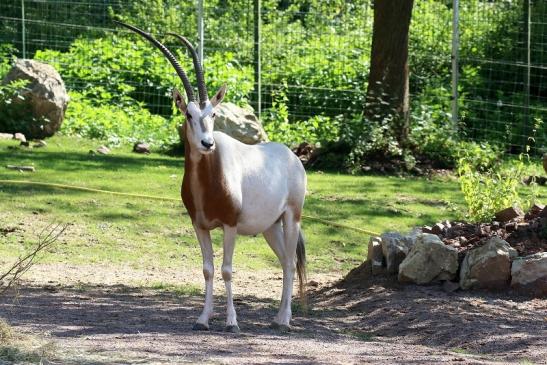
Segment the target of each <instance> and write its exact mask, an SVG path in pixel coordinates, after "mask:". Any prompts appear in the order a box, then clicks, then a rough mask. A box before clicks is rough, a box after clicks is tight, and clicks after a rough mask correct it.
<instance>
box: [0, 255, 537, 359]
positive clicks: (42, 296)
mask: <svg viewBox="0 0 547 365" xmlns="http://www.w3.org/2000/svg"><path fill="white" fill-rule="evenodd" d="M53 273H64V274H63V275H59V274H53ZM139 275H141V276H143V277H144V278H147V277H150V276H152V279H153V280H158V279H162V282H173V283H174V282H179V283H183V284H192V285H194V284H195V285H199V286H201V275H200V274H198V273H197V272H192V273H186V274H185V273H176V272H174V271H173V272H163V276H162V274H160V273H146V272H138V271H135V270H132V269H124V270H118V271H115V270H111V268H107V267H95V266H89V267H80V268H76V267H68V266H67V267H61V265H57V266H54V265H53V266H52V265H39V266H36V267H35V268H34V270H33V272H32V274H31V275H30V276H29V277H28V278H27V281H26V282H25V283H23V284H22V285H21V287H20V288H19V291H18V293H17V295H16V296H15V297H14V296H11V295H10V296H7V297H4V298H3V299H1V301H0V317H3V318H4V319H6V320H7V321H8V322H9V323H10V324H11V325H12V326H13V327H14V329H15V331H17V332H20V333H25V334H29V335H31V336H37V337H39V338H42V339H44V341H47V342H49V343H51V344H53V346H54V348H55V351H54V352H53V354H52V355H49V358H47V360H48V361H44V363H54V364H136V363H143V364H144V363H146V364H164V363H222V364H224V363H225V364H249V363H256V364H273V363H290V364H294V363H298V364H315V363H322V364H336V363H340V364H348V363H349V364H351V363H377V364H412V363H420V364H423V363H431V364H433V363H439V362H443V363H446V364H500V363H517V364H547V300H545V299H529V298H522V297H514V296H509V295H500V294H492V293H486V292H455V293H446V292H444V291H443V290H442V289H441V288H440V286H431V287H419V286H413V285H398V284H393V283H392V282H391V281H387V280H386V281H384V282H378V279H375V281H374V282H373V281H371V282H362V283H358V285H355V283H354V285H350V286H345V287H341V286H340V285H336V283H335V280H336V279H337V278H338V277H340V276H339V275H338V274H333V275H311V277H310V279H311V280H314V281H317V282H319V286H318V287H316V288H314V289H313V290H312V291H311V292H310V298H309V299H310V304H311V309H310V311H309V313H308V314H307V315H303V314H302V313H300V312H298V311H297V312H296V313H295V314H294V320H293V331H292V332H291V333H289V334H282V333H278V332H276V331H274V330H271V329H269V327H268V325H269V323H270V321H271V319H272V318H273V317H274V315H275V313H276V310H277V306H278V300H279V293H280V290H281V289H280V288H281V280H280V275H279V273H275V272H259V273H245V272H238V273H236V278H235V282H234V285H235V288H234V289H235V293H236V295H237V297H236V300H235V304H236V310H237V311H238V318H239V324H240V327H241V330H242V332H241V334H239V335H234V334H228V333H224V332H223V331H222V330H223V327H224V319H225V317H224V308H225V306H224V302H223V299H224V298H223V297H222V289H223V285H222V283H221V282H220V280H218V281H217V282H216V283H215V285H216V289H215V291H216V292H217V294H220V295H217V296H216V308H215V309H216V317H215V318H214V319H213V321H212V323H211V331H210V332H208V333H203V332H194V331H192V330H191V328H192V324H193V322H194V320H195V319H196V318H197V316H198V314H199V311H200V309H201V305H202V296H201V295H196V294H195V293H187V294H185V293H180V292H179V293H177V292H172V291H162V290H157V289H150V288H146V287H143V286H142V285H127V283H132V282H136V281H135V280H137V281H139V280H141V279H142V278H139ZM124 281H125V282H126V285H123V284H122V283H123V282H124ZM99 283H101V284H99ZM0 362H1V361H0Z"/></svg>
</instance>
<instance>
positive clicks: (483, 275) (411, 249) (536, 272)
mask: <svg viewBox="0 0 547 365" xmlns="http://www.w3.org/2000/svg"><path fill="white" fill-rule="evenodd" d="M367 262H368V263H369V266H370V268H371V272H372V275H385V274H392V275H395V274H397V278H398V280H399V281H400V282H407V283H415V284H420V285H424V284H430V283H439V282H444V288H445V289H448V290H449V291H454V290H457V289H464V290H467V289H489V290H507V289H509V288H513V289H516V290H518V291H519V292H522V293H525V294H528V295H533V296H537V297H547V252H540V253H536V254H533V255H529V256H521V257H519V256H518V254H517V251H516V250H515V249H513V248H512V247H511V246H510V245H509V244H508V243H507V242H506V241H504V240H502V239H501V238H499V237H497V236H493V237H491V238H490V239H488V241H487V242H486V244H484V245H482V246H479V247H475V248H472V249H470V250H469V251H467V252H466V253H465V257H464V259H463V261H462V262H461V264H460V263H459V260H458V251H457V249H456V248H454V247H451V246H448V245H445V244H444V243H443V242H442V241H441V239H440V238H439V237H438V236H437V235H435V234H429V233H422V231H421V230H420V229H416V230H414V231H412V232H411V233H410V234H408V235H402V234H400V233H397V232H387V233H384V234H382V235H381V236H380V237H371V238H370V241H369V244H368V254H367Z"/></svg>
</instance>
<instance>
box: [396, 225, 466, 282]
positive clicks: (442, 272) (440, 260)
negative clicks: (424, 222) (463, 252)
mask: <svg viewBox="0 0 547 365" xmlns="http://www.w3.org/2000/svg"><path fill="white" fill-rule="evenodd" d="M457 271H458V250H456V249H455V248H454V247H450V246H447V245H445V244H444V243H443V242H442V241H441V240H440V239H439V237H437V236H436V235H434V234H427V233H425V234H421V235H419V236H417V239H416V243H415V245H414V246H413V247H412V249H411V250H410V252H409V253H408V255H407V256H406V258H405V259H404V260H403V262H402V263H401V265H400V266H399V281H402V282H412V283H416V284H428V283H431V282H434V281H440V280H452V279H453V278H454V277H455V276H456V272H457Z"/></svg>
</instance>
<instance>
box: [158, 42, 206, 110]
mask: <svg viewBox="0 0 547 365" xmlns="http://www.w3.org/2000/svg"><path fill="white" fill-rule="evenodd" d="M167 34H169V35H172V36H173V37H177V38H178V39H179V41H181V42H182V43H183V44H184V45H185V46H186V48H188V50H189V51H190V54H191V55H192V60H193V61H194V70H195V71H196V79H197V81H198V93H199V103H200V105H201V106H204V105H205V101H207V100H208V99H209V95H207V87H206V86H205V78H204V75H203V66H202V65H201V63H200V62H199V57H198V54H197V52H196V49H195V48H194V47H193V46H192V43H190V42H189V41H188V39H186V38H185V37H183V36H181V35H178V34H175V33H170V32H169V33H167Z"/></svg>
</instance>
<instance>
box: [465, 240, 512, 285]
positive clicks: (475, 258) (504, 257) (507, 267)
mask: <svg viewBox="0 0 547 365" xmlns="http://www.w3.org/2000/svg"><path fill="white" fill-rule="evenodd" d="M516 256H517V252H516V251H515V249H513V248H511V246H509V244H508V243H507V242H505V241H504V240H502V239H501V238H499V237H492V238H490V239H489V240H488V241H487V242H486V244H484V245H483V246H481V247H477V248H475V249H472V250H471V251H469V252H468V253H467V254H466V255H465V258H464V259H463V262H462V266H461V270H460V287H462V289H470V288H483V289H501V288H504V287H506V286H507V285H508V284H509V279H510V275H511V259H512V258H514V257H516Z"/></svg>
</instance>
